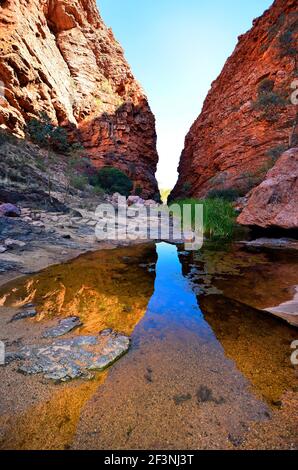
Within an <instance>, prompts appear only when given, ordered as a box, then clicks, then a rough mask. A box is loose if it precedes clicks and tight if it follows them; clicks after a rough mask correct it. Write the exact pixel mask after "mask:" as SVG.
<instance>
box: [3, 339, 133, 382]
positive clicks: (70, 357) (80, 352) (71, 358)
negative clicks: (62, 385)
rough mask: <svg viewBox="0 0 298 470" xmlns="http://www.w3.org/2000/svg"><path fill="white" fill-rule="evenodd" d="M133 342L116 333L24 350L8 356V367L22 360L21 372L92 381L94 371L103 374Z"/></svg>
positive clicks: (64, 340) (52, 378) (63, 380)
mask: <svg viewBox="0 0 298 470" xmlns="http://www.w3.org/2000/svg"><path fill="white" fill-rule="evenodd" d="M129 345H130V339H129V338H128V337H127V336H124V335H120V334H116V333H114V332H112V333H109V334H105V335H99V336H76V337H73V338H69V339H60V340H56V341H54V342H53V343H51V344H50V345H33V346H25V347H23V348H21V349H20V350H19V351H17V352H16V353H14V354H12V353H8V354H7V359H8V360H7V361H6V363H9V362H12V360H21V361H23V363H22V364H21V365H20V367H19V368H18V372H20V373H23V374H25V375H34V374H43V376H44V378H45V379H50V380H54V381H55V382H58V383H59V382H66V381H68V380H71V379H76V378H88V379H89V378H91V377H92V374H91V373H90V372H91V371H103V370H104V369H106V368H107V367H109V366H110V365H112V364H113V363H114V362H115V361H116V360H117V359H119V358H120V357H121V356H123V355H124V354H125V353H126V352H127V351H128V349H129Z"/></svg>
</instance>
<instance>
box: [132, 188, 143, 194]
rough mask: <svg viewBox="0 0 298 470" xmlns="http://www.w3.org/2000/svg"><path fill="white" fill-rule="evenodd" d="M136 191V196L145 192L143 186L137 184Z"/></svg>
mask: <svg viewBox="0 0 298 470" xmlns="http://www.w3.org/2000/svg"><path fill="white" fill-rule="evenodd" d="M134 192H135V195H136V196H141V195H142V193H143V188H142V187H141V186H137V187H136V189H135V191H134Z"/></svg>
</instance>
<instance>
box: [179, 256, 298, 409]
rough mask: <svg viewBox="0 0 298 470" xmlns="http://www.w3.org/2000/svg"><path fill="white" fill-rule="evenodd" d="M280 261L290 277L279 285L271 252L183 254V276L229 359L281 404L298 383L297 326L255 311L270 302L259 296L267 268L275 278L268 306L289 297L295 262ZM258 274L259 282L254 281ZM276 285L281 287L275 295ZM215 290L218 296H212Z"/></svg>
mask: <svg viewBox="0 0 298 470" xmlns="http://www.w3.org/2000/svg"><path fill="white" fill-rule="evenodd" d="M277 260H279V263H280V265H281V267H282V272H283V273H285V272H287V271H288V272H289V273H290V275H289V277H288V278H284V279H283V281H282V282H281V284H278V279H279V278H280V275H279V274H278V272H277V271H278V270H277V271H276V264H274V263H273V262H272V260H271V258H270V256H268V254H267V255H266V254H264V253H259V254H255V253H254V254H252V253H245V252H244V251H240V250H239V251H238V252H237V253H236V252H235V251H233V250H232V251H227V252H223V251H215V252H212V251H210V252H207V251H205V252H203V253H193V254H192V256H191V257H184V256H180V261H181V263H182V265H183V274H184V276H185V277H187V278H188V279H190V280H191V283H192V286H193V288H194V290H195V291H196V292H197V299H198V304H199V306H200V309H201V311H202V313H203V315H204V318H205V320H206V321H207V322H208V324H209V325H210V327H211V328H212V330H213V332H214V334H215V335H216V337H217V339H218V340H219V341H220V343H221V344H222V346H223V348H224V350H225V354H226V356H227V357H229V358H230V359H232V360H233V361H234V362H235V363H236V365H237V367H238V369H239V370H240V371H241V372H242V373H243V374H244V375H245V377H246V378H247V379H248V380H249V381H250V382H251V383H252V385H253V386H254V388H255V390H256V391H257V392H258V393H260V394H261V395H262V396H263V397H264V398H265V399H266V400H267V401H269V402H272V401H273V402H274V401H278V400H279V399H280V397H281V395H282V394H283V392H284V391H286V390H289V389H294V388H295V385H296V380H297V378H296V377H295V371H294V369H293V366H292V365H291V362H290V354H291V348H290V345H291V342H292V341H293V340H295V338H296V337H297V332H296V330H295V328H292V327H291V326H289V325H288V324H287V323H285V322H284V321H282V320H280V319H277V318H275V317H273V316H272V315H270V314H269V313H267V312H263V311H261V310H257V309H256V308H254V305H256V306H258V305H259V304H260V305H262V306H263V304H264V302H266V293H263V295H262V296H259V295H258V291H255V285H256V284H258V282H257V281H258V279H259V281H260V286H263V287H264V285H267V284H266V280H265V277H266V276H265V275H263V274H262V272H263V270H264V271H265V273H267V275H269V273H270V274H271V277H270V276H269V279H268V281H267V282H268V283H269V282H271V283H272V284H271V290H270V292H268V293H267V297H268V299H270V300H268V302H270V301H272V299H273V298H276V299H277V298H278V299H280V298H282V297H283V296H287V295H288V294H287V292H286V289H285V284H286V283H287V282H288V286H289V283H291V282H293V280H294V279H293V262H291V261H290V259H289V258H288V257H287V256H285V257H283V256H282V255H280V256H277ZM287 260H288V261H289V262H288V263H287ZM249 263H250V264H249ZM255 268H256V269H255ZM253 273H254V274H253ZM274 273H275V274H274ZM274 275H275V277H276V279H274ZM253 276H255V282H252V278H253ZM272 278H273V279H272ZM264 283H265V284H264ZM272 286H273V288H274V286H276V289H275V292H274V290H273V291H272V289H273V288H272ZM215 287H216V289H217V290H218V293H217V294H213V293H212V292H213V289H214V288H215ZM260 289H261V287H260ZM220 291H221V293H220ZM206 292H207V294H208V293H209V295H206ZM210 293H211V294H210ZM242 293H243V301H242V302H241V295H242ZM244 302H245V303H244ZM249 304H251V305H253V306H249Z"/></svg>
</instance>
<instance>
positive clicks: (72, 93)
mask: <svg viewBox="0 0 298 470" xmlns="http://www.w3.org/2000/svg"><path fill="white" fill-rule="evenodd" d="M0 50H1V59H0V80H1V81H2V82H3V85H4V98H2V99H1V100H0V125H1V126H2V127H4V128H7V129H9V130H11V131H13V132H14V133H16V134H18V135H21V136H23V135H24V132H23V131H24V126H25V124H26V122H27V121H28V120H29V119H30V118H32V117H34V116H37V115H38V114H39V113H40V112H41V111H45V112H46V113H47V114H48V115H49V116H50V118H51V119H52V120H53V122H55V123H57V124H59V125H66V126H69V128H72V129H73V131H74V137H75V138H76V139H78V140H79V141H80V142H81V144H83V145H84V147H85V148H86V150H87V154H88V155H89V156H90V157H91V158H92V160H93V162H94V164H95V165H96V166H97V167H101V166H103V165H104V164H107V165H113V166H116V167H119V168H121V169H122V170H124V171H126V172H127V173H128V174H129V175H130V177H131V178H132V179H133V180H134V182H135V184H136V185H138V186H140V187H142V188H143V195H144V196H150V197H152V196H154V195H155V194H156V193H158V189H157V183H156V180H155V177H154V174H155V171H156V165H157V161H158V156H157V151H156V132H155V119H154V116H153V114H152V112H151V110H150V107H149V104H148V101H147V98H146V96H145V94H144V92H143V90H142V88H141V87H140V85H139V84H138V83H137V81H136V80H135V78H134V76H133V74H132V72H131V69H130V67H129V65H128V64H127V62H126V60H125V58H124V53H123V50H122V48H121V46H120V45H119V43H118V42H117V41H116V40H115V38H114V36H113V33H112V31H111V29H109V28H107V27H106V26H105V24H104V22H103V21H102V19H101V17H100V15H99V13H98V11H97V8H96V2H95V0H75V1H70V0H45V1H43V2H40V1H38V0H29V1H25V0H7V1H3V2H1V6H0Z"/></svg>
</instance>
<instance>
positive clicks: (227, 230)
mask: <svg viewBox="0 0 298 470" xmlns="http://www.w3.org/2000/svg"><path fill="white" fill-rule="evenodd" d="M176 203H177V204H179V205H180V206H181V207H182V206H183V204H190V205H191V206H193V207H194V206H195V205H196V204H203V206H204V218H203V221H204V234H205V235H206V236H207V237H210V238H213V239H215V238H226V239H229V238H231V237H232V236H233V232H234V228H235V225H236V211H235V210H234V208H233V206H232V204H231V203H230V202H229V201H225V200H224V199H202V200H198V199H183V200H179V201H176ZM192 212H193V217H194V214H195V211H194V209H193V211H192Z"/></svg>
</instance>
